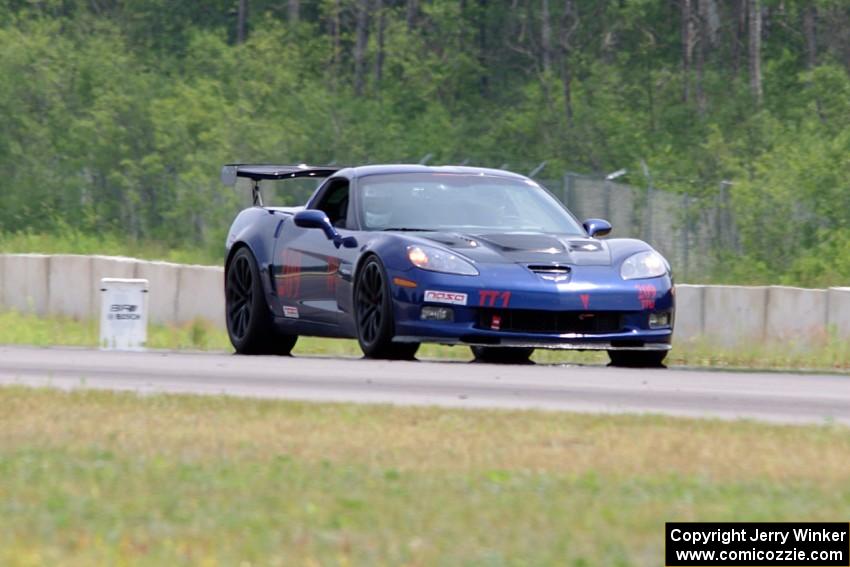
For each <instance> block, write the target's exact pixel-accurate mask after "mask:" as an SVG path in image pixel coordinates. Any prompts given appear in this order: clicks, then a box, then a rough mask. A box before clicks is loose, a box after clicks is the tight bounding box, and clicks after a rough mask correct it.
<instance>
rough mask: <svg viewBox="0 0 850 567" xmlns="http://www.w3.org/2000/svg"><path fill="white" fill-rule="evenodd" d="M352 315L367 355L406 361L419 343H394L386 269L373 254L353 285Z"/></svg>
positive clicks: (414, 352) (361, 346) (362, 347)
mask: <svg viewBox="0 0 850 567" xmlns="http://www.w3.org/2000/svg"><path fill="white" fill-rule="evenodd" d="M354 317H355V322H356V324H357V341H358V342H359V343H360V349H361V350H362V351H363V354H364V355H365V356H366V357H367V358H382V359H387V360H409V359H412V358H413V357H414V356H415V355H416V351H417V350H419V343H394V342H393V340H392V339H393V335H394V326H395V325H394V321H393V311H392V298H391V297H390V289H389V284H388V282H387V276H386V272H385V271H384V267H383V266H382V265H381V261H380V260H378V258H377V257H376V256H370V257H369V258H368V259H367V260H366V261H365V263H364V264H363V267H362V268H361V269H360V272H359V273H358V276H357V282H356V284H355V286H354Z"/></svg>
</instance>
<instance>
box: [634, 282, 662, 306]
mask: <svg viewBox="0 0 850 567" xmlns="http://www.w3.org/2000/svg"><path fill="white" fill-rule="evenodd" d="M637 292H638V301H640V306H641V308H642V309H655V297H656V296H657V295H658V290H657V289H655V286H654V285H652V284H638V286H637Z"/></svg>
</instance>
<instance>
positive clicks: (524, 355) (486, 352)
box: [469, 346, 534, 364]
mask: <svg viewBox="0 0 850 567" xmlns="http://www.w3.org/2000/svg"><path fill="white" fill-rule="evenodd" d="M469 348H470V350H472V355H473V356H474V357H475V360H476V362H488V363H491V364H530V363H531V361H530V360H529V358H531V354H532V353H533V352H534V349H533V348H527V347H482V346H474V347H469Z"/></svg>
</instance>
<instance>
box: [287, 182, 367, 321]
mask: <svg viewBox="0 0 850 567" xmlns="http://www.w3.org/2000/svg"><path fill="white" fill-rule="evenodd" d="M349 193H350V182H349V180H348V179H347V178H345V177H332V178H330V179H328V181H327V182H325V184H324V185H323V187H322V188H321V189H320V190H319V192H318V193H317V194H316V196H315V197H314V198H313V199H312V200H311V203H310V208H313V209H319V210H321V211H323V212H324V213H325V214H326V215H327V216H328V219H330V221H331V224H333V225H334V227H335V228H336V229H337V230H338V231H339V232H340V234H342V235H343V236H349V235H352V234H354V231H351V230H350V229H349V224H350V211H351V210H352V207H351V205H350V199H349ZM274 257H275V264H276V265H275V267H274V274H275V285H276V289H277V293H278V298H279V299H280V301H281V307H282V310H283V314H284V316H286V317H295V318H299V319H302V320H304V321H306V322H310V323H318V324H321V325H327V326H329V327H338V326H339V324H340V315H341V314H342V311H341V310H340V302H339V301H338V298H339V294H340V292H341V290H340V284H341V280H342V279H343V278H345V279H349V276H350V273H351V265H352V262H353V261H354V259H355V258H356V250H353V249H351V248H345V247H344V246H337V245H335V244H334V242H333V241H332V240H329V239H328V238H327V236H326V235H325V233H324V232H323V231H321V230H318V229H314V228H301V227H298V226H295V223H294V222H293V221H292V220H291V219H290V220H287V221H286V222H285V223H284V224H283V227H282V229H281V231H280V233H279V235H278V237H277V240H276V243H275V255H274ZM345 287H346V288H348V285H347V282H345ZM349 293H350V291H349ZM328 332H329V334H333V330H332V329H330V328H329V329H328Z"/></svg>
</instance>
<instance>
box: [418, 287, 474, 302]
mask: <svg viewBox="0 0 850 567" xmlns="http://www.w3.org/2000/svg"><path fill="white" fill-rule="evenodd" d="M425 301H426V302H429V303H448V304H450V305H466V294H465V293H456V292H453V291H434V290H430V289H429V290H426V291H425Z"/></svg>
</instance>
